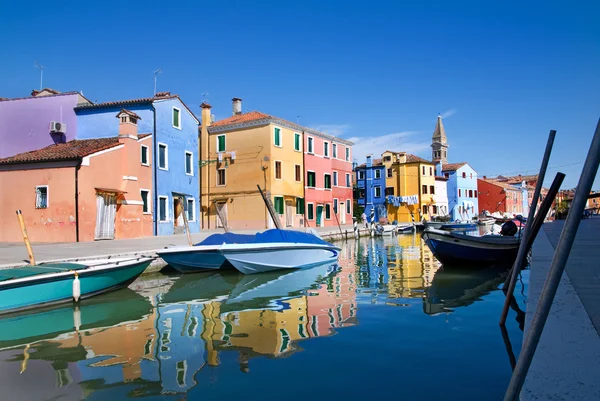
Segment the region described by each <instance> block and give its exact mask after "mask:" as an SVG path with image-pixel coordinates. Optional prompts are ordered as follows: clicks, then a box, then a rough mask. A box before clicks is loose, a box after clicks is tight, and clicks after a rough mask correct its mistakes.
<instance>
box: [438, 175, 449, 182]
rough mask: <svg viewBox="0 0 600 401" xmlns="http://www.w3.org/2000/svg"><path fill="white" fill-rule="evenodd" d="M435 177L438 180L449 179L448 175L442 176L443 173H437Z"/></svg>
mask: <svg viewBox="0 0 600 401" xmlns="http://www.w3.org/2000/svg"><path fill="white" fill-rule="evenodd" d="M435 179H436V180H440V181H448V178H447V177H443V176H441V175H436V176H435Z"/></svg>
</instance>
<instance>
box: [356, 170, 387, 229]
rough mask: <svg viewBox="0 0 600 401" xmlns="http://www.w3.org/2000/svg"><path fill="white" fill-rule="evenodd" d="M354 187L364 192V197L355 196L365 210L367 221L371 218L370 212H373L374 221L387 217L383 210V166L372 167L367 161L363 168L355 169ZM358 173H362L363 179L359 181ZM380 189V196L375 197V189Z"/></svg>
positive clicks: (384, 209)
mask: <svg viewBox="0 0 600 401" xmlns="http://www.w3.org/2000/svg"><path fill="white" fill-rule="evenodd" d="M375 171H379V178H375V175H376V173H375ZM355 172H356V186H357V187H358V189H359V190H361V189H364V190H365V196H364V197H362V198H361V197H360V196H357V202H358V204H359V205H360V206H363V207H364V208H365V213H366V215H367V220H369V218H370V216H371V210H374V211H375V221H378V220H379V218H380V217H385V216H386V215H387V213H386V208H385V166H372V165H371V163H370V162H369V161H367V163H366V164H365V165H364V166H360V167H357V168H356V169H355ZM360 172H364V177H365V178H364V179H360V178H359V176H360ZM377 186H379V187H380V188H381V196H379V197H376V196H375V187H377Z"/></svg>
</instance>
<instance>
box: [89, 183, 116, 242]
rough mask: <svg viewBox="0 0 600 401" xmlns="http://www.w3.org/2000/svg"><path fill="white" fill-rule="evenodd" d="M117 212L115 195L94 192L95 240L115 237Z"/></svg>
mask: <svg viewBox="0 0 600 401" xmlns="http://www.w3.org/2000/svg"><path fill="white" fill-rule="evenodd" d="M116 214H117V195H116V194H114V193H108V192H98V193H96V230H95V232H94V239H95V240H102V239H115V215H116Z"/></svg>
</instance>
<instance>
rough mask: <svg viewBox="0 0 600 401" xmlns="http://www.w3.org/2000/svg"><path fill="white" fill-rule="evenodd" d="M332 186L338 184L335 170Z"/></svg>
mask: <svg viewBox="0 0 600 401" xmlns="http://www.w3.org/2000/svg"><path fill="white" fill-rule="evenodd" d="M333 186H334V187H337V186H338V172H337V171H334V172H333Z"/></svg>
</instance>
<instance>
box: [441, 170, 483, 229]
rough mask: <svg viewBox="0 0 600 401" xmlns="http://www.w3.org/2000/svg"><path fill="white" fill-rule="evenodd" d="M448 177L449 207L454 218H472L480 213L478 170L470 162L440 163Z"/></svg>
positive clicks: (443, 172)
mask: <svg viewBox="0 0 600 401" xmlns="http://www.w3.org/2000/svg"><path fill="white" fill-rule="evenodd" d="M439 168H440V169H441V171H442V174H443V176H444V177H446V178H447V179H448V184H447V185H448V209H449V210H450V212H449V214H450V215H451V216H452V220H470V219H472V218H473V217H477V216H478V215H479V201H478V193H477V172H476V171H475V170H473V168H472V167H471V166H469V164H468V163H466V162H462V163H451V164H440V167H439Z"/></svg>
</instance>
